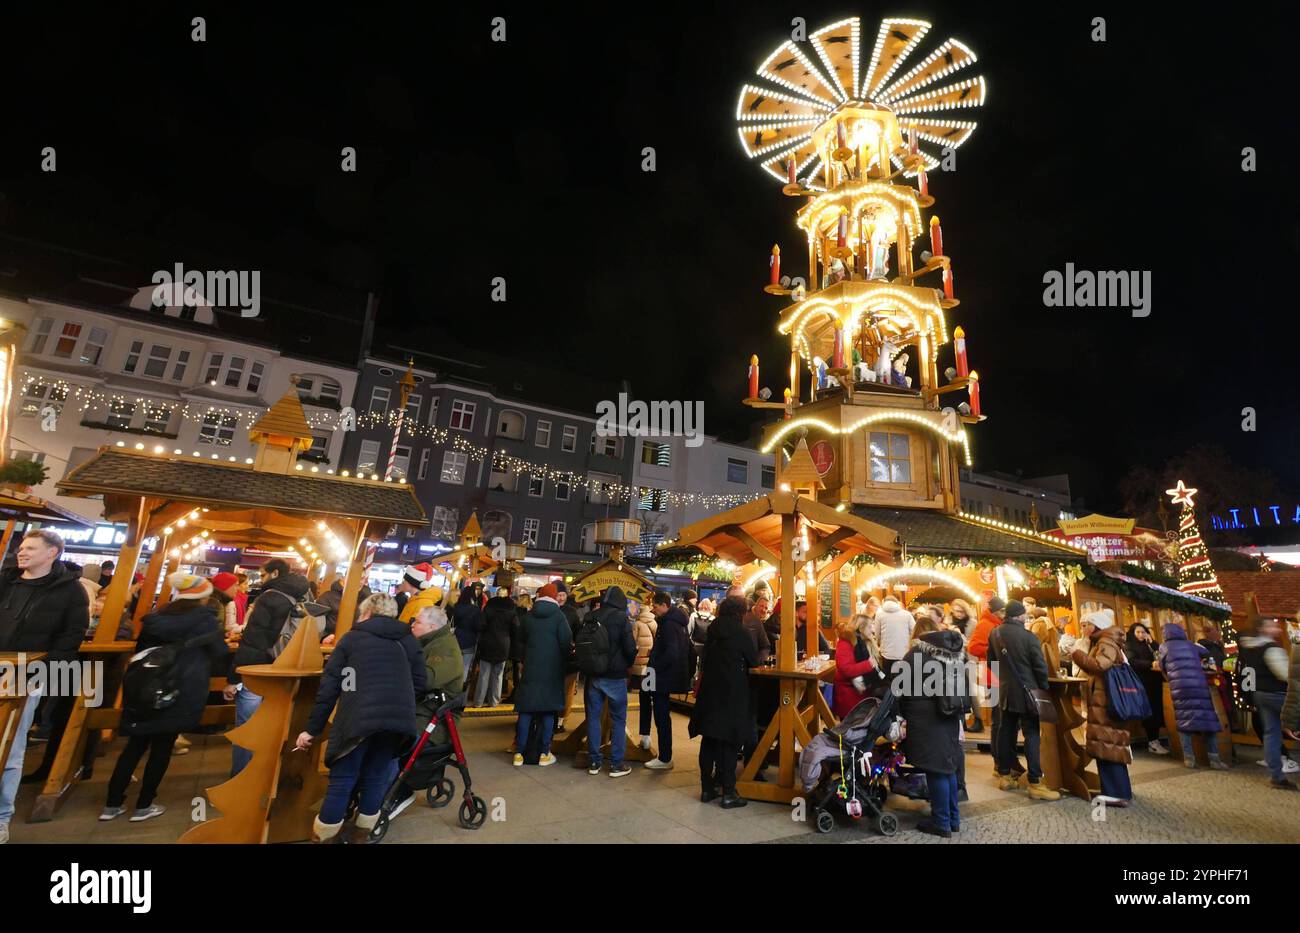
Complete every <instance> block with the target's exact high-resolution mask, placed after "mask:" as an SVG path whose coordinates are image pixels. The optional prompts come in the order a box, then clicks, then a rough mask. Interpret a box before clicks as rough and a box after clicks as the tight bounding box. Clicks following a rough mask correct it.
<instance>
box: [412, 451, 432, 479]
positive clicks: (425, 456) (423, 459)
mask: <svg viewBox="0 0 1300 933" xmlns="http://www.w3.org/2000/svg"><path fill="white" fill-rule="evenodd" d="M428 475H429V448H428V447H426V448H424V450H422V451H420V469H419V471H418V472H417V473H416V474H415V478H416V479H424V478H425V477H426V476H428Z"/></svg>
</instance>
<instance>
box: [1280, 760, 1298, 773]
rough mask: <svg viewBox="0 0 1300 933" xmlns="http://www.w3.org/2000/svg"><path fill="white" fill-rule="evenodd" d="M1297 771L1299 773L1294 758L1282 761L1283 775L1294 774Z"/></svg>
mask: <svg viewBox="0 0 1300 933" xmlns="http://www.w3.org/2000/svg"><path fill="white" fill-rule="evenodd" d="M1297 771H1300V764H1297V763H1296V760H1295V759H1294V758H1283V759H1282V773H1283V774H1295V773H1296V772H1297Z"/></svg>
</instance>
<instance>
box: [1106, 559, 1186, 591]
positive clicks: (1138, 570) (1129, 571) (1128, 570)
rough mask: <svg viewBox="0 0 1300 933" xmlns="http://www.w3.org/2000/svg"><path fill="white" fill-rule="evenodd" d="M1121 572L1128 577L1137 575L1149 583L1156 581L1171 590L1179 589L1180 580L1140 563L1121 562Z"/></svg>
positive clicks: (1158, 584) (1155, 582)
mask: <svg viewBox="0 0 1300 933" xmlns="http://www.w3.org/2000/svg"><path fill="white" fill-rule="evenodd" d="M1119 572H1120V573H1122V574H1124V576H1126V577H1137V578H1138V579H1139V580H1146V581H1147V582H1148V583H1154V584H1156V585H1157V586H1167V587H1169V589H1171V590H1176V589H1178V581H1177V580H1176V579H1174V578H1173V577H1171V576H1170V575H1169V574H1167V573H1161V572H1160V571H1159V570H1148V569H1147V568H1146V567H1142V566H1140V565H1138V564H1128V563H1125V564H1120V567H1119Z"/></svg>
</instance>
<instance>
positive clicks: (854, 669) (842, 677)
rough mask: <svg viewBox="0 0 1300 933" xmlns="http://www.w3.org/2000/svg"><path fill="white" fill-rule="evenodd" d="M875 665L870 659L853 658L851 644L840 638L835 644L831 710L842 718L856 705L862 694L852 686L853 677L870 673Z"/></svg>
mask: <svg viewBox="0 0 1300 933" xmlns="http://www.w3.org/2000/svg"><path fill="white" fill-rule="evenodd" d="M873 670H875V666H874V665H873V664H872V663H871V661H870V659H868V660H866V661H855V660H853V645H852V644H851V643H849V642H848V641H845V640H844V639H843V638H841V639H840V640H839V641H838V642H837V643H836V644H835V684H834V688H833V690H832V695H831V712H832V713H834V714H835V715H836V716H838V717H839V718H840V719H843V718H844V717H845V716H847V715H848V714H849V713H850V712H851V711H852V709H853V707H855V706H857V705H858V701H859V700H861V699H862V694H860V693H858V691H857V689H856V688H855V687H854V686H853V678H854V677H861V676H862V675H863V674H870V673H871V672H872V671H873Z"/></svg>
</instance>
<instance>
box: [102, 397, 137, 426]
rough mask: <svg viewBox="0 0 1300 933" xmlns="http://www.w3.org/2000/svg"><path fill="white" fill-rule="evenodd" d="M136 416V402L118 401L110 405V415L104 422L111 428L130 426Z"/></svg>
mask: <svg viewBox="0 0 1300 933" xmlns="http://www.w3.org/2000/svg"><path fill="white" fill-rule="evenodd" d="M134 417H135V402H123V401H116V402H113V403H111V404H110V405H109V406H108V417H107V418H105V419H104V423H105V424H107V425H108V426H109V427H110V428H129V427H130V426H131V419H132V418H134Z"/></svg>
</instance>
